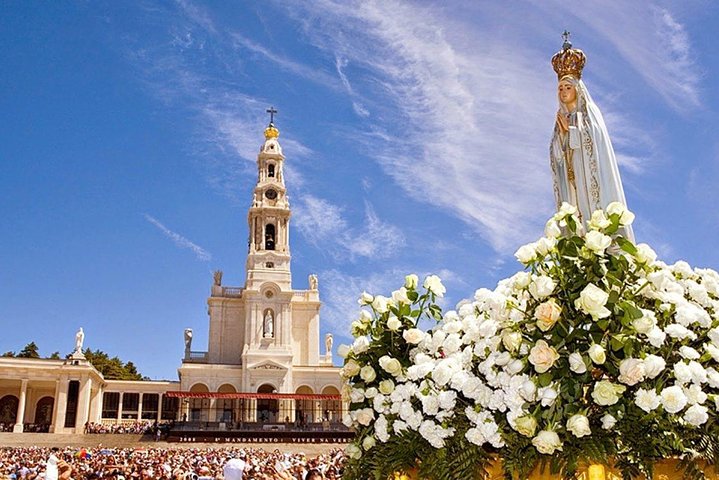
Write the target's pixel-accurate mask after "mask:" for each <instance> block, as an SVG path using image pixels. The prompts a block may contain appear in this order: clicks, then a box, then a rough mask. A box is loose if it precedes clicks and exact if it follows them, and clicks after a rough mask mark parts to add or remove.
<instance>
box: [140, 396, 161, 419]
mask: <svg viewBox="0 0 719 480" xmlns="http://www.w3.org/2000/svg"><path fill="white" fill-rule="evenodd" d="M158 403H159V396H158V395H157V394H156V393H143V394H142V418H143V419H144V420H155V419H156V418H157V405H158Z"/></svg>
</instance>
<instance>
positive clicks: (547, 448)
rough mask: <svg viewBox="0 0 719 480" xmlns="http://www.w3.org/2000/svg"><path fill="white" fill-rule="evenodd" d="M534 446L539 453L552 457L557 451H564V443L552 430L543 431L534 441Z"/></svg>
mask: <svg viewBox="0 0 719 480" xmlns="http://www.w3.org/2000/svg"><path fill="white" fill-rule="evenodd" d="M532 445H534V448H536V449H537V451H538V452H539V453H543V454H545V455H551V454H553V453H554V452H555V451H557V450H562V442H561V440H559V435H557V433H556V432H553V431H552V430H542V431H541V432H539V433H538V434H537V436H536V437H534V438H533V439H532Z"/></svg>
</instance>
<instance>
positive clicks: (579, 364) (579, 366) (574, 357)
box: [569, 352, 587, 374]
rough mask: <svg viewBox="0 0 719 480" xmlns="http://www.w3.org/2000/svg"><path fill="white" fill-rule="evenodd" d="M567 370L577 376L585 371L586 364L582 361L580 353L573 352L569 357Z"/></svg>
mask: <svg viewBox="0 0 719 480" xmlns="http://www.w3.org/2000/svg"><path fill="white" fill-rule="evenodd" d="M569 369H570V370H571V371H573V372H574V373H579V374H582V373H584V372H586V371H587V364H586V363H584V359H583V358H582V355H581V354H580V353H578V352H574V353H572V354H571V355H569Z"/></svg>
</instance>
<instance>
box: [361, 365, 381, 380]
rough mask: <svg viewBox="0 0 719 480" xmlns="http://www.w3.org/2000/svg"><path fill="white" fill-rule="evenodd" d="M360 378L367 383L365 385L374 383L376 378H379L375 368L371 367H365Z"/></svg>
mask: <svg viewBox="0 0 719 480" xmlns="http://www.w3.org/2000/svg"><path fill="white" fill-rule="evenodd" d="M360 378H361V379H362V380H364V381H365V383H371V382H373V381H374V379H375V378H377V372H375V371H374V368H372V367H371V366H369V365H365V366H364V367H362V369H361V370H360Z"/></svg>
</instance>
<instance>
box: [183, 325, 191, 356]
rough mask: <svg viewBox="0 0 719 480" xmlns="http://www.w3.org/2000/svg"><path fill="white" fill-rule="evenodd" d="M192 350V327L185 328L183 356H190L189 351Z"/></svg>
mask: <svg viewBox="0 0 719 480" xmlns="http://www.w3.org/2000/svg"><path fill="white" fill-rule="evenodd" d="M191 351H192V329H191V328H186V329H185V358H190V352H191Z"/></svg>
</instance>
